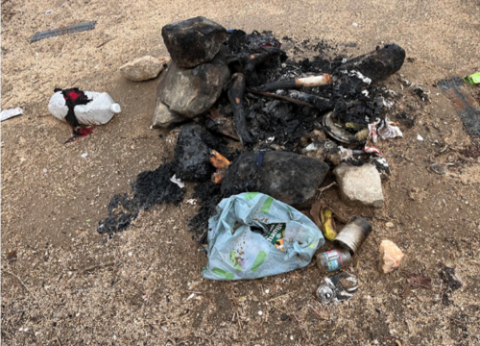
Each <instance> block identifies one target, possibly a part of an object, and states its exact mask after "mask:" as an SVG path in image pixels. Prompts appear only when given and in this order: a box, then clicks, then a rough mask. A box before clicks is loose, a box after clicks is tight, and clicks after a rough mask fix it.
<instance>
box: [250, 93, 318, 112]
mask: <svg viewBox="0 0 480 346" xmlns="http://www.w3.org/2000/svg"><path fill="white" fill-rule="evenodd" d="M247 91H248V92H250V93H252V94H257V95H262V96H265V97H271V98H273V99H278V100H283V101H288V102H291V103H294V104H296V105H299V106H306V107H312V108H313V107H315V106H314V105H312V104H310V103H308V102H305V101H301V100H297V99H294V98H291V97H288V96H282V95H277V94H272V93H267V92H264V91H256V90H251V89H247Z"/></svg>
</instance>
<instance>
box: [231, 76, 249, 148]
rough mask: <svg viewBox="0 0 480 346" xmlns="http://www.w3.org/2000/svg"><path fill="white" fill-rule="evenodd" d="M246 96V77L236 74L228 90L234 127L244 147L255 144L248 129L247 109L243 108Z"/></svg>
mask: <svg viewBox="0 0 480 346" xmlns="http://www.w3.org/2000/svg"><path fill="white" fill-rule="evenodd" d="M244 94H245V76H244V75H243V74H242V73H235V74H234V75H233V76H232V79H231V84H230V87H229V89H228V99H229V100H230V103H231V104H232V108H233V127H234V128H235V131H236V132H237V135H238V138H240V142H241V143H242V145H248V144H251V143H253V138H252V135H251V134H250V131H249V130H248V127H247V120H246V117H245V108H244V106H243V96H244Z"/></svg>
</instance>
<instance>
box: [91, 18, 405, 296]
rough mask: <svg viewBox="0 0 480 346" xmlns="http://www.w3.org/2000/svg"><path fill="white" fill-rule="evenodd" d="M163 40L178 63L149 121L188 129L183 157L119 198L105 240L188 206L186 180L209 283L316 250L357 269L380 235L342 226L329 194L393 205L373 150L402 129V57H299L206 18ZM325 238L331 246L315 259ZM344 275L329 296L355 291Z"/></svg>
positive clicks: (249, 274)
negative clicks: (147, 216) (154, 210)
mask: <svg viewBox="0 0 480 346" xmlns="http://www.w3.org/2000/svg"><path fill="white" fill-rule="evenodd" d="M162 37H163V39H164V42H165V45H166V47H167V49H168V52H169V53H170V56H171V61H170V62H169V63H168V69H166V71H165V72H163V76H162V79H161V81H160V83H159V85H158V88H157V103H156V106H155V110H154V113H153V117H152V125H153V127H156V128H171V127H174V126H182V127H181V131H180V132H179V135H178V140H177V144H176V147H175V151H174V158H173V160H172V161H171V162H164V164H162V165H161V166H160V167H159V168H158V169H157V170H155V171H151V172H143V173H141V174H140V175H139V176H138V180H137V181H136V182H135V183H134V184H133V185H132V188H133V193H131V194H124V195H117V196H115V197H114V198H113V199H112V201H111V203H110V205H109V216H108V218H106V219H105V220H103V221H100V223H99V227H98V232H100V233H102V234H110V235H111V234H113V233H114V232H118V231H122V230H125V229H126V228H128V225H129V224H130V222H131V221H133V220H134V219H135V218H136V217H137V215H138V213H139V211H140V210H141V209H148V208H151V207H153V206H154V205H155V204H160V203H174V204H175V203H180V202H181V201H182V200H183V198H184V195H185V182H190V183H191V182H194V183H198V184H197V185H196V186H195V188H194V190H195V192H194V193H193V196H192V199H191V200H189V201H193V203H199V204H200V208H199V211H198V214H197V215H196V216H195V217H194V218H192V219H191V220H190V221H189V229H190V230H191V231H192V232H193V234H194V236H195V239H196V240H198V241H199V242H201V243H207V245H206V246H207V247H206V252H207V255H208V264H207V265H206V266H205V268H204V270H203V272H202V275H203V276H204V277H205V278H209V279H215V280H235V279H254V278H259V277H264V276H269V275H276V274H279V273H284V272H288V271H291V270H294V269H298V268H302V267H305V266H307V265H309V264H310V263H311V261H312V259H313V258H314V256H315V253H317V255H316V257H315V261H316V263H317V266H318V267H319V269H320V270H321V271H322V272H332V271H335V270H338V269H342V268H345V267H347V266H348V265H349V264H350V263H351V262H352V258H353V257H354V256H355V255H356V254H357V253H358V250H359V248H360V246H361V244H362V243H363V241H364V240H365V239H366V238H367V237H368V235H369V234H370V232H371V230H372V228H371V225H370V223H369V222H368V221H367V220H366V219H364V218H362V217H359V216H355V217H353V218H348V219H342V223H344V224H346V226H345V227H343V229H342V230H341V231H340V232H339V231H338V230H337V229H336V227H335V223H334V219H333V218H334V217H336V218H337V219H339V215H337V213H336V212H335V211H333V210H331V208H330V207H329V205H328V203H326V201H324V200H323V199H322V192H323V191H324V190H325V189H327V188H330V187H333V186H336V187H337V188H338V191H339V196H340V198H341V200H342V201H343V202H344V203H346V204H349V205H362V206H365V207H372V208H382V207H383V203H384V196H383V192H382V178H384V177H386V176H388V174H390V171H391V168H390V166H389V165H388V163H387V161H386V160H385V158H384V157H382V154H381V153H380V151H379V150H378V149H377V148H376V147H375V146H374V145H375V143H377V142H378V141H381V140H387V139H392V138H396V137H402V131H401V130H400V128H399V127H398V124H396V123H394V122H392V121H391V120H390V119H389V117H388V114H389V110H390V109H391V108H392V107H393V106H394V101H395V97H396V94H395V93H394V92H393V91H391V90H389V89H387V88H386V87H384V86H382V85H381V84H380V83H379V82H380V81H382V80H383V79H385V78H386V77H388V76H390V75H392V74H393V73H395V72H397V71H398V70H400V68H401V67H402V65H403V62H404V60H405V51H404V50H403V49H402V48H401V47H399V46H398V45H396V44H388V45H385V46H384V47H376V49H375V50H374V51H372V52H370V53H368V54H365V55H362V56H359V57H356V58H353V59H346V58H345V57H342V56H339V57H335V56H333V57H332V56H329V55H328V54H324V51H323V50H320V51H319V54H318V55H317V56H315V57H314V58H313V59H311V60H310V59H304V60H301V61H293V60H291V59H289V58H288V56H287V54H286V52H285V51H284V50H282V45H281V43H280V41H279V40H277V39H276V38H275V37H273V35H272V34H271V33H265V32H264V33H259V32H257V31H254V32H252V33H251V34H247V33H245V32H244V31H242V30H226V29H225V28H223V27H222V26H220V25H219V24H217V23H215V22H212V21H211V20H208V19H206V18H203V17H196V18H192V19H188V20H185V21H180V22H177V23H173V24H169V25H167V26H165V27H163V29H162ZM284 40H285V39H284ZM147 60H149V59H147ZM158 73H159V70H158V69H156V70H155V71H154V72H153V73H152V74H150V77H149V78H152V77H151V76H153V75H156V74H158ZM135 78H136V77H135ZM332 173H333V174H332ZM333 179H335V181H334V182H333V183H331V182H332V181H333ZM327 181H328V182H329V185H328V186H325V187H322V185H323V184H324V183H326V182H327ZM299 210H308V211H310V216H311V218H309V217H307V216H306V215H305V214H304V213H302V212H300V211H299ZM325 238H326V239H327V240H329V241H332V242H333V247H334V249H333V250H329V251H326V252H318V251H317V250H318V249H320V247H322V246H323V245H324V243H325ZM392 244H393V243H392ZM387 245H388V244H387ZM382 246H383V247H382V254H383V257H385V258H388V259H389V260H390V257H388V256H389V254H388V253H386V252H387V251H388V249H386V248H387V247H386V246H385V244H383V243H382ZM397 249H398V248H397ZM394 250H395V251H394V254H395V255H397V257H395V259H398V258H399V257H398V256H399V255H398V254H397V253H396V249H394ZM398 251H400V250H398ZM402 256H403V254H402ZM400 257H401V256H400ZM395 259H394V260H392V261H393V263H390V262H389V263H388V268H389V270H393V269H392V268H395V266H397V267H398V264H399V263H397V262H396V261H395ZM400 260H401V258H400ZM398 262H399V261H398ZM345 274H346V273H344V274H342V275H343V276H342V277H335V278H331V279H328V280H327V281H326V283H325V284H324V287H323V289H321V290H320V289H319V292H318V294H319V296H322V297H323V298H322V299H323V300H325V301H329V302H331V301H341V300H343V299H346V297H349V296H351V295H352V294H353V293H354V292H355V291H356V290H357V288H358V283H357V280H356V278H355V277H353V278H350V277H347V276H346V275H345ZM339 285H340V286H342V285H343V286H342V288H338V287H340V286H339ZM327 291H328V292H330V293H328V292H327ZM326 292H327V293H326Z"/></svg>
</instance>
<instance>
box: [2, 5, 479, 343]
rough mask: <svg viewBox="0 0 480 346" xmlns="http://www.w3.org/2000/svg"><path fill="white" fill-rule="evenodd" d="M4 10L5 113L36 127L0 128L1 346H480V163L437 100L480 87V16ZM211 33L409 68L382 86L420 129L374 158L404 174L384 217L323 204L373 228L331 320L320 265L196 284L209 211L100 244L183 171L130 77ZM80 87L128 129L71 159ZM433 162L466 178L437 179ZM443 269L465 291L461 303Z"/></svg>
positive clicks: (118, 127)
mask: <svg viewBox="0 0 480 346" xmlns="http://www.w3.org/2000/svg"><path fill="white" fill-rule="evenodd" d="M1 5H2V8H1V12H2V14H1V19H2V22H1V30H2V35H1V41H2V42H1V58H2V61H1V63H2V83H1V88H2V90H1V96H2V100H1V106H2V109H6V108H11V107H17V106H21V107H23V108H24V110H25V114H24V115H23V116H21V117H17V118H14V119H10V120H8V121H5V122H3V123H2V132H1V135H2V136H1V153H2V158H1V163H2V175H1V183H2V201H1V206H2V214H1V226H2V228H1V231H2V235H1V237H2V241H1V245H2V249H1V259H2V278H1V289H2V299H1V304H2V305H1V308H2V312H1V319H2V328H1V340H2V345H49V346H62V345H63V346H65V345H323V344H325V345H326V344H328V345H398V346H403V345H478V344H480V337H479V331H480V303H479V296H478V295H479V293H480V292H479V288H480V279H479V272H480V262H479V260H478V259H479V255H480V237H479V235H480V217H479V215H478V205H479V204H478V203H479V196H480V193H479V192H480V165H479V159H478V156H476V154H475V150H473V149H472V150H471V151H467V152H465V151H462V150H465V149H468V148H475V142H474V141H473V140H472V139H471V138H470V137H469V136H468V135H467V133H466V132H465V130H464V127H463V123H462V122H461V120H460V119H459V117H458V116H457V114H456V113H455V111H454V109H453V107H452V105H451V103H450V102H449V101H448V100H447V99H446V98H445V97H444V96H443V95H442V94H441V92H440V89H439V88H438V87H436V84H435V83H436V82H437V81H438V80H440V79H442V78H445V77H448V76H454V75H459V76H464V75H466V74H468V73H473V72H476V71H479V70H480V22H479V18H480V2H479V1H478V0H443V1H426V0H407V1H382V0H371V1H368V2H367V1H354V0H343V1H337V0H329V1H326V0H315V1H314V0H302V1H284V0H279V1H244V2H234V1H212V2H207V1H184V0H179V1H151V0H139V1H125V0H120V1H98V0H84V1H80V0H60V1H57V0H37V1H31V0H27V1H19V0H2V2H1ZM48 10H51V13H50V14H46V12H47V11H48ZM197 15H203V16H205V17H208V18H210V19H212V20H214V21H217V22H218V23H220V24H222V25H223V26H225V27H226V28H239V29H243V30H245V31H247V32H250V31H252V30H254V29H256V30H259V31H262V30H272V31H273V32H274V34H275V35H276V37H278V38H282V37H284V36H289V37H291V38H294V39H295V40H298V41H302V40H305V39H310V40H311V41H312V42H315V41H318V40H326V41H327V42H329V43H331V44H332V45H334V44H335V43H341V44H342V43H357V44H358V45H357V47H355V48H349V49H344V51H343V53H345V54H347V55H349V56H356V55H359V54H361V53H365V52H367V51H370V50H373V49H374V48H375V47H376V46H377V45H381V44H382V43H388V42H395V43H397V44H399V45H401V46H402V47H404V48H405V50H406V51H407V57H409V58H412V59H411V60H412V61H413V62H406V63H405V64H404V66H403V68H402V69H401V71H400V72H399V73H398V74H396V75H394V76H392V77H390V78H389V79H388V80H386V81H385V84H386V85H387V86H388V87H389V88H391V89H393V90H396V91H398V92H399V93H401V94H402V95H404V98H403V100H402V104H403V105H404V107H405V111H406V112H407V113H408V114H409V115H410V116H411V117H413V118H415V119H416V122H415V126H414V127H413V128H410V129H406V128H405V129H404V130H405V132H404V133H405V136H404V138H403V139H398V140H393V141H388V142H383V143H381V145H380V148H381V150H382V151H383V152H384V153H385V155H386V158H387V160H388V161H389V163H390V165H391V166H392V170H393V174H392V176H391V178H390V179H389V180H388V181H387V182H385V183H384V193H385V195H386V202H387V203H386V205H385V207H384V208H383V209H381V210H376V211H374V210H368V209H357V210H354V209H350V208H347V207H346V206H343V205H342V204H341V202H340V201H339V200H338V196H337V193H336V191H335V190H331V191H329V192H328V193H327V196H328V197H329V198H330V199H331V201H332V203H335V204H337V205H338V206H339V208H342V209H343V210H344V211H345V212H346V213H348V214H350V215H355V214H359V215H363V216H365V217H368V218H369V219H370V220H371V221H372V225H373V226H374V232H372V234H371V236H370V237H369V238H368V240H367V241H366V243H365V244H364V246H363V247H362V250H361V251H360V253H359V254H358V256H357V257H356V260H355V263H354V265H353V266H352V267H351V268H349V269H347V271H348V272H350V273H353V274H355V275H356V276H357V277H358V279H359V282H360V288H359V291H358V293H357V294H356V295H355V296H354V297H353V298H352V299H350V300H349V301H347V302H344V303H341V304H338V305H334V306H329V307H325V306H322V305H321V304H320V302H319V301H318V300H317V299H316V298H315V291H316V288H317V286H318V284H319V282H320V281H321V279H322V276H321V275H320V274H319V273H318V270H317V268H316V267H315V266H314V265H311V266H309V267H307V268H305V269H302V270H298V271H295V272H291V273H288V274H284V275H278V276H275V277H270V278H265V279H261V280H253V281H243V282H214V281H207V280H204V279H202V278H201V276H200V271H201V268H202V266H204V265H205V264H206V256H205V253H204V252H203V251H201V250H202V249H201V247H200V246H199V245H198V244H197V243H196V242H195V241H194V240H192V239H191V236H192V235H191V233H189V232H188V231H187V230H186V222H187V219H188V218H191V217H192V216H193V215H194V214H195V211H196V208H197V207H194V206H191V205H189V204H187V203H185V202H184V203H182V204H181V205H180V206H178V207H172V206H166V205H161V206H158V207H156V208H154V209H153V210H149V211H145V212H142V214H141V215H140V216H139V217H138V218H137V220H136V221H135V223H134V225H132V226H131V227H130V229H129V230H128V231H126V232H123V233H121V234H117V235H115V236H114V237H113V238H112V239H108V237H107V236H101V235H99V234H97V232H96V227H97V224H98V221H99V220H101V219H103V218H104V217H106V216H107V205H108V202H109V200H110V198H111V197H112V196H113V195H114V194H116V193H122V192H128V191H129V189H130V185H129V184H130V183H131V182H132V181H134V180H135V178H136V176H137V174H139V173H140V172H142V171H145V170H152V169H155V168H156V167H158V166H159V165H160V164H161V163H162V162H163V160H164V159H165V158H167V159H168V158H171V156H172V149H173V145H174V144H173V143H172V142H171V141H170V140H169V139H170V138H171V137H170V136H169V135H167V134H164V133H161V132H159V131H158V130H152V129H150V122H151V115H152V111H153V108H154V105H155V89H156V86H157V84H158V81H159V79H156V80H153V81H150V82H145V83H133V82H128V81H126V80H125V79H123V78H122V77H121V76H120V75H119V73H118V67H119V66H120V65H122V64H124V63H125V62H127V61H130V60H132V59H134V58H137V57H141V56H143V55H146V54H149V55H153V56H163V55H166V54H167V51H166V49H165V46H164V45H163V41H162V38H161V35H160V32H161V28H162V27H163V26H164V25H166V24H168V23H171V22H174V21H177V20H181V19H186V18H190V17H194V16H197ZM90 20H96V21H97V24H96V27H95V29H94V30H92V31H87V32H83V33H77V34H74V35H69V36H62V37H56V38H52V39H47V40H42V41H39V42H36V43H32V44H31V43H29V39H30V37H31V36H32V35H33V34H34V33H35V32H38V31H42V30H48V29H52V28H57V27H61V26H68V25H72V24H76V23H79V22H83V21H90ZM353 23H357V24H358V26H354V25H352V24H353ZM401 75H403V77H404V78H407V79H409V80H411V81H413V82H415V83H416V84H418V85H421V86H423V87H424V89H425V90H426V91H428V92H430V98H431V101H432V102H431V103H424V102H421V101H419V99H418V97H417V96H415V95H413V93H412V92H411V91H410V90H408V89H405V90H402V89H401V86H400V84H401V83H400V82H399V79H400V78H401ZM72 86H77V87H79V88H81V89H83V90H93V91H107V92H108V93H109V94H110V95H111V96H112V97H113V98H114V99H115V100H116V101H117V102H118V103H120V104H121V106H122V112H121V114H119V115H118V116H116V117H115V118H114V119H113V120H112V121H111V122H110V123H109V124H108V125H106V126H102V127H98V128H96V129H95V131H94V132H93V134H92V135H91V136H89V137H87V138H85V139H82V140H81V141H78V142H76V143H73V144H71V145H67V146H66V145H63V141H64V140H65V139H67V138H68V137H69V136H70V134H71V132H70V129H69V128H68V126H67V125H66V124H64V123H61V122H60V121H57V120H56V119H55V118H53V117H52V116H51V115H50V114H49V113H48V110H47V104H48V100H49V98H50V96H51V94H52V92H53V89H54V88H55V87H62V88H67V87H72ZM479 95H480V93H478V87H477V97H478V99H480V97H479ZM409 105H410V106H409ZM418 134H420V135H421V136H422V137H423V138H424V141H418V140H417V135H418ZM477 144H478V143H477ZM447 145H448V146H447ZM442 148H446V149H445V151H443V152H441V150H442ZM462 152H463V154H462ZM465 153H467V154H468V155H465ZM472 153H473V154H472ZM476 153H478V151H477V152H476ZM85 154H86V156H85ZM432 162H438V163H441V164H445V165H447V164H452V165H450V166H448V167H449V169H448V174H446V175H444V176H440V175H436V174H434V173H433V172H432V171H431V170H430V168H429V167H430V164H431V163H432ZM187 188H188V193H187V194H186V197H187V198H185V200H186V199H188V197H189V195H190V193H191V191H192V185H188V186H187ZM383 239H390V240H392V241H394V242H395V243H396V244H397V245H398V246H399V247H400V248H401V249H402V250H403V251H404V253H405V255H406V256H405V259H404V261H403V263H402V266H401V268H400V269H399V270H397V271H395V272H393V273H390V274H382V273H380V272H379V271H378V268H377V257H378V246H379V244H380V242H381V240H383ZM444 266H449V267H452V268H455V272H456V273H457V274H458V276H459V277H460V278H461V279H462V280H463V282H464V286H463V287H462V288H460V289H459V290H456V291H454V292H452V293H450V294H448V293H447V295H445V292H446V291H447V285H446V284H445V283H444V282H443V280H442V275H441V273H442V272H443V268H444ZM414 274H417V275H423V276H428V277H430V278H431V279H432V289H431V290H428V289H423V288H418V289H412V290H410V289H408V288H407V286H408V284H407V281H406V280H407V278H408V277H410V276H411V275H414Z"/></svg>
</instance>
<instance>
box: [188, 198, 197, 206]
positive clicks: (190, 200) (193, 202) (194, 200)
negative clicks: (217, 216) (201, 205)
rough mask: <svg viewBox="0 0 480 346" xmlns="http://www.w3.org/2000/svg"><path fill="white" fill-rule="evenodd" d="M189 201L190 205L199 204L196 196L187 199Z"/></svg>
mask: <svg viewBox="0 0 480 346" xmlns="http://www.w3.org/2000/svg"><path fill="white" fill-rule="evenodd" d="M187 203H188V204H190V205H195V204H197V200H196V199H195V198H190V199H187Z"/></svg>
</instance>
